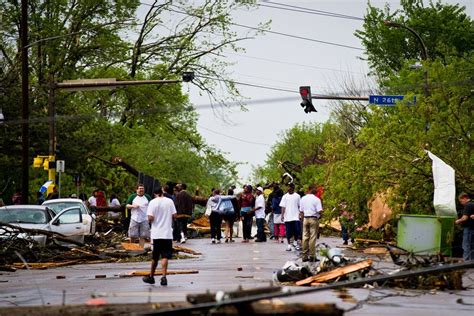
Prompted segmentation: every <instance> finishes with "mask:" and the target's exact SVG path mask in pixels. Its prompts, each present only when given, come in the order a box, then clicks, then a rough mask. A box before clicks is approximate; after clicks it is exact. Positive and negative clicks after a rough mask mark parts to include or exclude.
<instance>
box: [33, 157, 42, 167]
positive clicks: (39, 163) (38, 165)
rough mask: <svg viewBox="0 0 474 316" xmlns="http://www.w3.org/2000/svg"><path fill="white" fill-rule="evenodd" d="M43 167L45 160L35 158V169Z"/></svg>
mask: <svg viewBox="0 0 474 316" xmlns="http://www.w3.org/2000/svg"><path fill="white" fill-rule="evenodd" d="M42 166H43V158H41V157H35V158H34V159H33V168H41V167H42Z"/></svg>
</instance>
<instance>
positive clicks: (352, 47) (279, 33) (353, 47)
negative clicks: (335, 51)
mask: <svg viewBox="0 0 474 316" xmlns="http://www.w3.org/2000/svg"><path fill="white" fill-rule="evenodd" d="M230 24H232V25H235V26H239V27H243V28H247V29H251V30H256V31H261V32H265V33H269V34H275V35H280V36H285V37H290V38H293V39H300V40H305V41H310V42H315V43H321V44H326V45H332V46H338V47H344V48H350V49H355V50H362V51H363V50H365V49H363V48H361V47H355V46H350V45H345V44H338V43H334V42H328V41H322V40H317V39H314V38H309V37H303V36H299V35H293V34H287V33H282V32H276V31H270V30H266V29H262V28H260V27H254V26H248V25H243V24H238V23H230Z"/></svg>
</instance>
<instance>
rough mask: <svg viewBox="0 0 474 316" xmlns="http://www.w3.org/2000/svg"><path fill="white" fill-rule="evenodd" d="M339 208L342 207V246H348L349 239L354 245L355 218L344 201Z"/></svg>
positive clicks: (340, 220)
mask: <svg viewBox="0 0 474 316" xmlns="http://www.w3.org/2000/svg"><path fill="white" fill-rule="evenodd" d="M339 206H340V207H341V214H340V217H339V222H340V224H341V234H342V240H343V241H344V242H343V243H342V244H343V245H347V244H348V243H349V242H348V241H349V239H350V240H351V243H354V216H353V215H352V213H351V212H350V211H349V210H348V209H347V202H346V201H342V202H341V204H340V205H339Z"/></svg>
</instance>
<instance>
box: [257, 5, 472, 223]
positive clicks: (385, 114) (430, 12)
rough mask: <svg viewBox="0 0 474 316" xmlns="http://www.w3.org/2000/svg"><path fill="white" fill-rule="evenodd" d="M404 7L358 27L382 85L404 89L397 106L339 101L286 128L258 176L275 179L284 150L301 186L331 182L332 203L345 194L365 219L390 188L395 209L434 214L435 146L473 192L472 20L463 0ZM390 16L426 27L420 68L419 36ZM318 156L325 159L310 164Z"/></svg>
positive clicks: (374, 14)
mask: <svg viewBox="0 0 474 316" xmlns="http://www.w3.org/2000/svg"><path fill="white" fill-rule="evenodd" d="M402 7H403V9H402V10H400V11H397V12H396V13H394V14H390V13H389V9H388V8H386V9H385V10H384V11H382V10H379V9H376V8H373V7H369V10H368V12H367V15H366V19H365V24H364V29H363V30H360V31H358V32H357V34H358V35H359V36H360V37H361V38H362V40H363V42H364V44H365V45H366V47H367V55H368V56H369V57H368V58H369V63H370V65H371V67H372V68H371V69H372V71H373V72H377V73H379V74H380V79H381V81H380V84H381V87H380V88H379V90H380V91H381V92H382V93H385V94H388V95H390V94H401V95H404V96H405V99H404V101H402V102H399V103H398V104H397V105H396V106H394V107H378V106H375V105H372V106H367V105H366V104H363V103H360V102H356V103H347V102H343V103H340V104H338V106H336V107H335V110H334V111H333V113H332V116H331V119H330V121H329V122H328V123H326V124H324V125H319V124H310V125H305V126H300V125H297V126H295V127H293V128H292V129H290V130H289V131H287V132H285V133H284V135H283V136H282V140H281V141H280V142H278V143H277V144H275V145H274V147H273V149H272V151H271V153H270V155H269V157H268V159H267V161H266V164H265V166H263V167H260V168H259V169H258V170H257V173H256V175H257V176H266V177H273V180H278V179H277V178H275V176H276V175H278V174H280V173H281V172H283V171H282V169H281V168H280V169H279V167H278V164H277V163H276V161H278V160H279V159H282V158H280V157H283V156H284V155H286V157H287V158H286V159H288V160H290V161H291V162H293V163H296V164H299V165H301V167H302V169H301V171H300V175H302V176H301V178H302V179H304V180H303V181H302V183H301V185H302V186H303V185H307V184H310V183H317V184H322V185H324V187H325V194H324V198H323V202H324V208H325V209H326V210H328V209H332V208H333V207H335V206H337V205H338V203H339V202H340V201H341V200H346V201H347V202H348V203H349V205H350V207H351V209H352V210H354V211H355V212H356V217H357V218H358V219H359V222H360V221H364V220H367V216H368V210H369V206H368V203H369V202H370V201H371V199H372V198H373V197H374V196H375V195H377V194H378V193H386V194H387V196H388V203H389V205H390V206H391V207H392V209H393V210H394V211H395V214H398V213H400V212H403V213H421V214H433V213H434V209H433V205H432V197H433V190H434V186H433V176H432V169H431V160H430V159H429V158H428V156H427V154H426V150H429V151H431V152H432V153H434V154H435V155H437V156H438V157H440V158H441V159H442V160H443V161H445V162H446V163H447V164H449V165H450V166H452V167H453V168H454V169H455V172H456V173H455V175H456V188H457V190H458V192H461V191H466V192H469V193H473V192H474V177H473V174H474V143H473V139H472V136H473V132H474V123H473V118H474V117H473V113H474V111H473V109H474V104H473V98H472V88H471V87H472V80H473V77H472V74H473V64H474V54H473V53H474V51H473V47H472V46H471V45H472V40H471V41H468V42H469V43H467V42H465V41H467V39H468V38H470V37H471V36H472V35H473V34H474V27H473V24H472V21H471V20H470V19H469V18H468V17H467V16H466V15H465V13H464V11H463V9H462V8H459V7H458V6H457V5H454V6H451V5H442V4H439V3H437V4H430V6H429V7H428V8H424V7H423V6H422V3H421V1H402ZM388 18H390V19H392V20H396V21H397V22H399V23H405V24H407V25H410V26H411V27H412V28H414V29H419V30H422V32H421V35H422V36H423V38H424V40H425V43H426V46H427V47H428V51H429V57H430V58H429V60H426V61H424V62H423V65H422V69H412V67H411V66H410V65H412V64H413V63H414V62H415V61H416V60H417V59H419V51H420V50H419V47H417V42H416V41H415V39H413V38H411V37H410V34H406V33H405V32H404V31H403V30H391V29H387V28H386V26H384V25H383V23H382V21H383V20H386V19H388ZM448 20H449V21H450V23H448V24H445V22H446V21H448ZM441 25H442V26H443V27H441ZM447 25H449V27H448V26H447ZM433 29H435V30H436V32H433ZM415 96H416V102H414V101H413V100H414V97H415ZM319 149H323V150H322V151H320V150H319ZM320 152H321V153H322V155H320V154H319V153H320ZM312 155H318V157H319V158H320V159H321V160H322V161H324V162H325V163H324V164H318V163H310V164H305V163H304V162H305V159H304V157H309V156H312ZM312 173H313V174H314V176H313V177H308V176H306V175H309V174H312ZM329 213H330V212H329ZM326 214H327V213H326ZM331 215H332V214H331Z"/></svg>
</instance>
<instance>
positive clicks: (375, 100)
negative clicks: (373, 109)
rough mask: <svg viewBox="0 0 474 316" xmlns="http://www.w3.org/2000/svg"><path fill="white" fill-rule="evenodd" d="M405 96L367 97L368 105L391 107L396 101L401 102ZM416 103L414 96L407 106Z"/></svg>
mask: <svg viewBox="0 0 474 316" xmlns="http://www.w3.org/2000/svg"><path fill="white" fill-rule="evenodd" d="M404 97H405V96H403V95H369V104H377V105H382V106H392V105H395V104H396V103H397V101H402V100H403V99H404ZM415 103H416V96H413V102H409V103H408V105H412V104H415Z"/></svg>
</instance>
